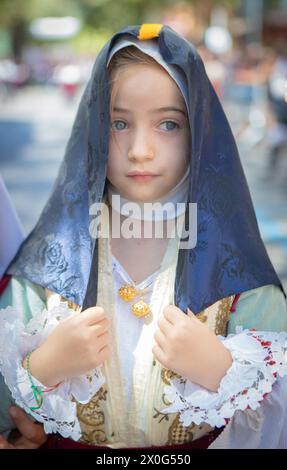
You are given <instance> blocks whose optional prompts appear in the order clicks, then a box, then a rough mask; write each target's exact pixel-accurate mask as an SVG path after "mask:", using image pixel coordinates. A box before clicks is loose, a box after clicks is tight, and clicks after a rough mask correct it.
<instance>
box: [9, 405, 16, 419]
mask: <svg viewBox="0 0 287 470" xmlns="http://www.w3.org/2000/svg"><path fill="white" fill-rule="evenodd" d="M9 412H10V415H11V416H13V418H16V416H17V414H18V412H17V409H16V408H15V407H13V406H11V407H10V409H9Z"/></svg>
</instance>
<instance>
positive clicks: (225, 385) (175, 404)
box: [161, 327, 287, 427]
mask: <svg viewBox="0 0 287 470" xmlns="http://www.w3.org/2000/svg"><path fill="white" fill-rule="evenodd" d="M220 339H221V341H222V343H223V344H224V346H225V347H226V348H227V349H229V351H230V353H231V355H232V358H233V363H232V365H231V367H230V368H229V369H228V371H227V373H226V375H225V376H224V377H223V379H222V380H221V382H220V386H219V389H218V391H217V392H211V391H209V390H207V389H205V388H203V387H200V386H199V385H196V384H194V383H193V382H191V381H189V380H186V379H183V378H180V379H174V380H172V382H171V385H169V386H167V387H165V389H164V393H165V397H166V399H167V401H169V402H170V406H168V407H167V408H164V409H163V410H161V412H162V413H174V412H179V413H180V421H181V423H182V424H183V426H189V425H190V424H191V423H195V424H200V423H207V424H209V425H210V426H212V427H214V426H216V427H221V426H224V425H225V424H226V423H227V422H228V420H229V419H230V418H231V417H232V416H233V415H234V413H235V411H237V410H246V409H247V408H251V409H252V410H255V409H256V408H258V407H259V406H260V402H261V401H262V400H263V399H264V396H265V394H267V393H269V392H271V390H272V385H273V383H274V382H275V381H276V378H277V375H279V376H280V377H283V376H285V375H287V334H286V333H285V332H281V333H276V332H265V331H264V332H262V331H251V330H243V329H242V328H241V327H239V328H237V330H236V334H235V335H229V336H228V337H227V338H223V337H220Z"/></svg>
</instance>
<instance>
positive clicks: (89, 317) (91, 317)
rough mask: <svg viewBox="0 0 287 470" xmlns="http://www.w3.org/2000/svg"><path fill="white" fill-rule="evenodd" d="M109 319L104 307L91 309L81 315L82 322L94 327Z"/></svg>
mask: <svg viewBox="0 0 287 470" xmlns="http://www.w3.org/2000/svg"><path fill="white" fill-rule="evenodd" d="M105 318H107V315H106V312H105V310H104V309H103V307H90V308H87V310H84V312H82V313H81V314H80V319H81V321H83V322H85V323H86V324H88V325H94V324H95V323H99V322H100V321H102V320H104V319H105Z"/></svg>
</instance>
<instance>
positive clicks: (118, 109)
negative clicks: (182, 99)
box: [113, 106, 186, 116]
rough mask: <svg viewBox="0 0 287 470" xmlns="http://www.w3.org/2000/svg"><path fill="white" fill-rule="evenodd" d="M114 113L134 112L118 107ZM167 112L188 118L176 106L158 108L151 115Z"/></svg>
mask: <svg viewBox="0 0 287 470" xmlns="http://www.w3.org/2000/svg"><path fill="white" fill-rule="evenodd" d="M113 111H114V112H119V113H131V112H132V111H130V110H129V109H126V108H118V107H115V108H114V109H113ZM167 111H175V112H177V113H181V114H183V115H184V116H186V113H185V111H183V110H182V109H180V108H176V107H175V106H163V107H162V108H157V109H152V110H151V111H150V114H156V113H163V112H167Z"/></svg>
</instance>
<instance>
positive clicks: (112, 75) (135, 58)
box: [108, 46, 161, 114]
mask: <svg viewBox="0 0 287 470" xmlns="http://www.w3.org/2000/svg"><path fill="white" fill-rule="evenodd" d="M131 64H136V65H152V66H156V67H161V66H160V65H159V64H158V63H157V62H156V60H154V59H153V58H152V57H150V56H149V55H147V54H145V53H144V52H142V51H141V50H140V49H138V48H137V47H135V46H127V47H124V48H123V49H120V50H119V51H118V52H116V53H115V54H114V55H113V57H112V58H111V61H110V63H109V66H108V73H109V81H110V87H111V95H110V114H111V112H112V109H113V104H114V102H115V97H116V94H117V91H118V90H117V87H116V86H115V83H116V82H117V78H118V74H119V73H120V70H121V69H124V68H126V67H128V66H129V65H131Z"/></svg>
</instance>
